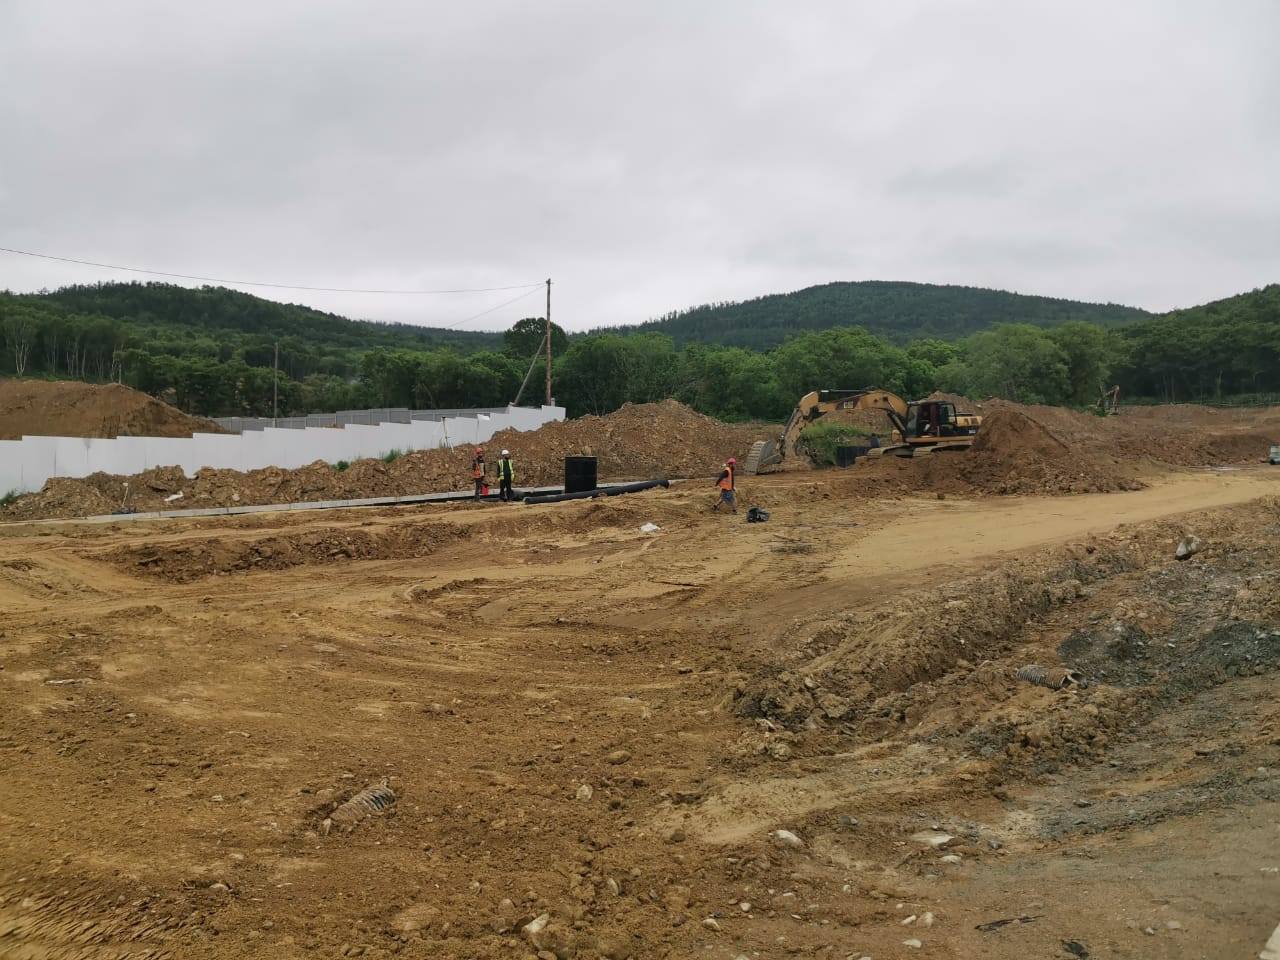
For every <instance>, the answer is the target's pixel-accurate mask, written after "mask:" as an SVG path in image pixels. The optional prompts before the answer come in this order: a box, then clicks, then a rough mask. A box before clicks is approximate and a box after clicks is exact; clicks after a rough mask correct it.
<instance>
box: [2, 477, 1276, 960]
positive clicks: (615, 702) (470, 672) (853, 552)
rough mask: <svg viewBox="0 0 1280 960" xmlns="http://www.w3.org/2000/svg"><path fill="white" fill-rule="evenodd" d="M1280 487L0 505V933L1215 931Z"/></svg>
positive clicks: (988, 938)
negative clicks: (3, 517) (182, 509)
mask: <svg viewBox="0 0 1280 960" xmlns="http://www.w3.org/2000/svg"><path fill="white" fill-rule="evenodd" d="M1275 477H1276V474H1275V473H1274V472H1271V473H1268V472H1266V471H1263V470H1259V469H1245V470H1241V471H1237V472H1231V473H1182V474H1176V475H1170V476H1167V477H1162V478H1158V479H1155V480H1153V481H1152V482H1151V484H1150V486H1148V487H1147V488H1146V489H1143V490H1140V491H1136V492H1127V493H1115V494H1097V495H1087V496H1079V497H1068V498H1030V497H1026V498H991V499H983V500H978V501H969V500H957V499H955V498H953V497H949V498H947V499H942V500H939V499H937V498H934V497H930V498H924V497H919V498H905V499H904V498H897V499H885V500H878V499H853V498H850V496H849V495H848V485H849V483H850V482H851V481H849V480H847V479H845V478H843V477H842V476H841V475H840V474H836V473H811V474H801V475H784V476H778V477H772V478H758V479H754V480H752V481H750V482H749V483H748V484H747V489H746V490H745V494H746V498H745V499H747V501H748V502H758V503H760V504H762V505H764V506H765V507H766V508H767V509H769V510H771V511H772V513H773V519H772V520H771V521H770V522H769V523H767V524H761V525H747V524H745V523H743V522H742V518H741V516H739V517H737V518H732V517H720V516H713V515H710V514H709V513H708V512H707V511H706V505H707V502H708V499H709V493H708V492H707V491H704V490H701V489H698V490H690V489H685V488H676V489H673V490H672V491H670V492H665V493H655V494H643V495H638V496H634V497H627V498H614V499H610V500H606V501H599V502H572V503H565V504H558V505H550V506H546V507H538V508H534V507H524V506H514V507H497V506H481V507H473V506H470V505H468V506H463V507H451V508H421V509H397V510H383V511H347V512H325V513H315V514H279V515H257V516H251V517H241V518H226V519H218V520H199V521H196V520H191V521H181V522H177V523H167V524H160V523H149V522H139V523H132V524H124V523H122V524H115V525H107V526H92V525H80V526H76V525H74V524H72V523H68V524H64V525H61V526H10V527H6V528H3V529H2V530H0V610H2V611H3V612H2V613H0V666H3V669H2V670H0V769H3V771H4V774H3V777H2V778H0V956H5V957H29V958H54V957H92V958H99V957H102V958H105V957H130V958H132V957H157V958H161V957H175V958H176V957H182V958H186V957H197V958H199V957H210V958H214V957H218V958H240V957H291V956H316V957H337V956H367V957H391V956H397V955H399V956H408V957H424V958H425V957H431V958H438V957H459V958H464V957H465V958H494V957H504V958H505V957H511V958H526V957H532V956H539V955H540V956H543V957H547V956H553V957H561V958H563V957H570V956H574V957H582V958H593V957H608V958H621V957H635V958H647V957H671V958H683V957H693V956H697V957H703V956H705V957H709V958H715V960H720V958H723V960H733V958H735V957H738V956H739V955H741V954H745V955H746V956H748V957H757V956H758V957H761V958H771V957H787V956H815V957H827V958H844V957H849V956H852V957H854V958H857V957H862V956H871V957H874V958H875V960H882V958H896V957H909V956H933V957H954V958H959V957H972V956H989V957H997V958H1009V960H1013V958H1021V957H1027V956H1046V957H1052V956H1063V957H1069V956H1073V955H1075V956H1084V955H1086V954H1087V955H1089V956H1094V957H1113V956H1114V957H1200V956H1210V957H1217V956H1224V957H1225V956H1249V955H1251V954H1252V953H1256V952H1257V951H1258V950H1259V949H1261V946H1262V944H1263V943H1264V942H1265V941H1266V938H1267V936H1268V935H1269V933H1270V931H1271V930H1272V929H1273V928H1274V927H1275V925H1276V923H1277V922H1280V915H1278V913H1277V909H1276V904H1277V903H1280V875H1278V874H1277V872H1276V868H1277V867H1280V833H1278V832H1277V828H1276V823H1277V815H1278V814H1280V707H1278V706H1277V698H1276V696H1275V690H1276V687H1275V673H1274V670H1275V668H1276V666H1277V665H1278V664H1280V600H1277V597H1276V592H1275V591H1274V590H1273V589H1271V588H1270V587H1269V586H1268V584H1269V583H1274V580H1275V577H1276V575H1277V574H1280V570H1278V569H1277V567H1280V558H1278V557H1277V550H1276V543H1277V542H1280V536H1278V535H1280V504H1278V503H1277V501H1276V500H1275V499H1274V497H1275V493H1276V491H1277V483H1276V480H1275ZM648 521H652V522H655V523H657V524H659V526H660V527H661V528H662V529H661V531H660V532H659V533H657V534H654V535H647V534H643V533H641V532H640V529H639V528H640V525H641V524H643V523H645V522H648ZM1188 531H1191V532H1195V533H1197V534H1198V535H1199V536H1200V537H1201V538H1202V540H1203V547H1202V549H1201V550H1200V551H1199V552H1198V553H1197V554H1196V555H1195V556H1194V557H1192V558H1191V560H1189V561H1188V562H1185V563H1178V562H1177V561H1175V560H1173V559H1172V553H1173V546H1174V545H1175V544H1176V543H1177V541H1178V540H1179V539H1180V538H1181V537H1182V536H1183V535H1184V533H1186V532H1188ZM1028 664H1040V665H1043V666H1047V667H1049V668H1053V667H1058V666H1069V667H1072V668H1074V669H1078V670H1080V671H1081V672H1082V673H1083V674H1085V675H1086V676H1087V677H1088V678H1089V680H1090V683H1089V686H1087V687H1086V688H1084V689H1077V688H1072V689H1067V690H1054V689H1048V688H1046V687H1042V686H1037V685H1034V684H1032V683H1027V682H1024V681H1021V680H1018V679H1017V678H1016V671H1017V670H1018V669H1019V668H1020V667H1024V666H1026V665H1028ZM383 783H385V784H386V785H387V786H388V787H389V788H390V789H391V790H392V791H394V792H395V794H396V802H395V803H394V804H393V805H392V806H391V807H390V808H389V809H387V810H386V811H384V812H375V813H372V814H371V815H369V816H365V817H358V818H357V819H356V822H355V823H354V826H353V827H352V828H351V829H346V826H345V825H344V824H343V823H342V822H341V820H342V817H341V816H337V817H332V820H333V821H336V823H335V822H331V823H330V824H329V827H328V828H326V823H325V821H326V819H330V818H331V815H333V814H334V811H335V807H337V806H338V804H340V803H341V802H342V801H344V800H346V799H348V798H350V797H351V796H352V795H353V794H355V793H356V792H357V791H360V790H362V789H364V788H366V787H370V786H376V785H379V784H383ZM779 829H782V830H786V831H790V834H789V835H783V836H781V837H779V836H774V835H773V834H772V832H773V831H776V830H779ZM543 917H545V920H543V919H542V918H543ZM912 917H914V919H911V920H910V921H909V922H907V921H908V920H909V918H912ZM1024 918H1025V919H1024ZM1003 920H1009V921H1011V922H1008V923H997V924H996V925H995V926H989V927H988V928H987V929H978V926H979V925H980V924H990V923H992V922H995V921H1003ZM531 922H532V923H533V927H532V928H530V930H529V932H524V928H526V927H527V926H528V925H529V924H530V923H531ZM917 941H918V942H919V946H916V945H915V943H916V942H917ZM1073 945H1074V946H1073ZM1077 950H1080V951H1084V953H1079V952H1076V951H1077Z"/></svg>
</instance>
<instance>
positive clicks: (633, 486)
mask: <svg viewBox="0 0 1280 960" xmlns="http://www.w3.org/2000/svg"><path fill="white" fill-rule="evenodd" d="M670 486H671V482H670V481H668V480H641V481H639V482H637V483H620V484H618V485H617V486H613V487H600V488H598V489H596V490H581V491H579V492H577V493H547V494H542V495H541V496H537V497H525V498H524V502H525V503H560V502H561V501H563V500H589V499H591V498H592V497H616V496H617V495H618V494H620V493H638V492H639V491H641V490H651V489H653V488H654V487H670Z"/></svg>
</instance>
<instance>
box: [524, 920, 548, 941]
mask: <svg viewBox="0 0 1280 960" xmlns="http://www.w3.org/2000/svg"><path fill="white" fill-rule="evenodd" d="M550 922H551V914H549V913H543V914H540V915H538V916H536V917H534V918H533V919H532V920H530V921H529V922H528V923H526V924H525V925H524V926H523V927H521V928H520V932H521V933H522V934H523V935H524V938H525V939H526V940H528V941H529V942H530V943H532V942H533V940H534V938H535V937H537V936H538V934H540V933H542V931H543V930H545V929H547V924H549V923H550Z"/></svg>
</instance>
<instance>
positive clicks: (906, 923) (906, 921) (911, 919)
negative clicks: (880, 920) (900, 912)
mask: <svg viewBox="0 0 1280 960" xmlns="http://www.w3.org/2000/svg"><path fill="white" fill-rule="evenodd" d="M898 922H899V923H900V924H902V925H903V926H904V927H909V926H911V925H912V924H913V923H915V922H916V915H915V914H914V913H913V914H912V915H911V916H909V917H903V918H902V919H901V920H899V921H898Z"/></svg>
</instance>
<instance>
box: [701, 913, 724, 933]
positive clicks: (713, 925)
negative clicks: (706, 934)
mask: <svg viewBox="0 0 1280 960" xmlns="http://www.w3.org/2000/svg"><path fill="white" fill-rule="evenodd" d="M702 925H703V926H704V927H706V928H707V929H708V930H714V931H716V932H717V933H719V932H720V924H719V922H718V921H717V920H716V918H715V917H707V919H705V920H703V921H702Z"/></svg>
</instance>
